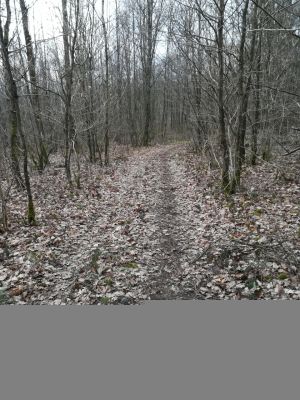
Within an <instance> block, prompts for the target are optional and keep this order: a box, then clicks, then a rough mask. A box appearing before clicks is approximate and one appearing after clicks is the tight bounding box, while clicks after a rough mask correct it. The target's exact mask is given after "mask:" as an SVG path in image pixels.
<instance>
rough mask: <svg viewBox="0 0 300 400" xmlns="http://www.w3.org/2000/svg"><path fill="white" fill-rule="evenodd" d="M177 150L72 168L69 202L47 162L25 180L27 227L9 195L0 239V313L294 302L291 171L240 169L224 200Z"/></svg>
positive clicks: (295, 231)
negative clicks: (164, 302)
mask: <svg viewBox="0 0 300 400" xmlns="http://www.w3.org/2000/svg"><path fill="white" fill-rule="evenodd" d="M198 160H199V156H196V155H193V154H192V153H190V152H189V151H188V148H187V146H186V145H182V144H174V145H167V146H154V147H151V148H149V149H139V150H134V151H130V152H129V153H128V156H124V154H123V155H122V156H121V157H119V160H118V161H115V162H114V163H113V164H112V166H111V167H110V168H106V169H105V168H101V167H100V166H91V165H88V164H85V165H84V166H83V167H82V188H81V189H80V190H78V189H73V190H70V189H69V188H68V187H67V185H66V184H65V177H64V170H63V169H62V168H61V167H60V166H59V164H58V161H57V160H53V161H52V163H51V165H50V166H49V167H48V169H47V170H46V172H45V173H44V174H43V175H38V174H35V175H34V177H33V182H32V183H33V191H34V197H35V201H36V212H37V221H38V224H37V226H34V227H29V226H26V224H25V223H24V220H23V219H22V218H23V216H24V215H25V209H24V206H25V204H26V201H25V198H24V194H22V193H18V192H17V191H13V192H12V198H11V201H10V204H9V214H10V215H9V219H10V231H9V233H8V234H5V235H4V234H3V235H2V236H0V303H2V304H5V303H13V304H57V305H58V304H74V303H79V304H134V303H141V302H144V301H146V300H155V299H194V300H200V299H300V201H299V199H300V183H299V175H300V174H299V165H300V164H299V159H298V160H297V159H296V157H295V158H294V159H291V158H289V159H288V161H286V164H280V165H281V167H280V168H277V166H276V165H277V164H276V163H275V162H274V163H269V164H268V163H265V164H261V165H258V166H257V167H255V168H250V167H249V168H247V169H246V171H245V172H244V176H243V185H244V186H243V188H242V189H241V190H240V192H239V193H238V194H236V195H235V196H232V197H230V198H226V197H225V196H224V195H222V194H221V192H220V190H219V187H218V178H219V172H218V171H217V170H210V171H207V169H206V168H204V165H202V164H201V162H199V161H198Z"/></svg>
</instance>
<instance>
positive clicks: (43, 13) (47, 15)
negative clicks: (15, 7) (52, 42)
mask: <svg viewBox="0 0 300 400" xmlns="http://www.w3.org/2000/svg"><path fill="white" fill-rule="evenodd" d="M101 3H102V1H101V0H97V1H96V8H97V9H98V10H99V12H100V9H101ZM27 5H28V6H29V16H30V18H34V21H35V23H34V27H35V33H36V37H37V38H40V37H41V36H42V30H43V32H44V35H45V38H49V37H53V36H58V35H59V34H60V33H61V30H62V29H61V13H60V9H61V0H27ZM105 5H106V12H107V13H108V15H109V14H110V13H111V12H112V10H114V7H115V0H105Z"/></svg>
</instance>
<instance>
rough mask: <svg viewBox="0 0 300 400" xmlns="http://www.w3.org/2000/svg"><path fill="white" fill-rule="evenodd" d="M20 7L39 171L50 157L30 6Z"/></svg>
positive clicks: (22, 0) (23, 4)
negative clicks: (30, 29)
mask: <svg viewBox="0 0 300 400" xmlns="http://www.w3.org/2000/svg"><path fill="white" fill-rule="evenodd" d="M20 8H21V13H22V24H23V32H24V37H25V43H26V55H27V63H28V72H29V78H30V92H31V93H30V94H31V98H30V100H31V104H32V108H33V114H34V120H35V124H36V128H37V132H38V152H39V154H38V160H39V162H38V168H39V171H42V170H43V169H44V168H45V166H46V165H47V164H48V161H49V159H48V153H47V150H46V146H45V143H44V125H43V121H42V118H41V106H40V99H39V93H38V88H37V78H36V65H35V57H34V52H33V45H32V39H31V35H30V32H29V25H28V7H27V6H26V3H25V0H20Z"/></svg>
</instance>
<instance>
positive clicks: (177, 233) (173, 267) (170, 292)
mask: <svg viewBox="0 0 300 400" xmlns="http://www.w3.org/2000/svg"><path fill="white" fill-rule="evenodd" d="M172 156H173V157H174V154H173V153H172V152H171V151H170V149H169V148H165V149H162V150H160V151H159V152H157V154H156V158H155V160H154V161H153V163H154V165H153V167H154V168H155V169H157V173H158V175H159V186H158V187H155V188H153V190H155V191H156V195H157V201H156V205H155V210H154V214H155V221H156V224H157V226H158V237H157V239H158V248H157V249H156V250H157V251H156V252H154V254H155V256H154V260H153V262H155V264H156V266H157V267H158V269H155V270H154V271H153V272H151V271H149V287H148V291H149V299H150V300H174V299H179V298H181V299H182V298H190V296H188V295H187V294H185V293H183V292H182V290H180V287H179V286H178V281H179V280H180V276H181V274H182V267H181V255H182V253H183V249H182V243H183V242H184V239H183V238H182V235H183V232H182V231H183V229H182V226H181V219H180V218H179V217H180V216H179V214H180V212H179V210H178V206H177V193H176V192H177V187H176V182H175V180H174V175H173V174H174V173H173V171H172V170H171V165H170V163H171V161H172Z"/></svg>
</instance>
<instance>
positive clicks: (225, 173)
mask: <svg viewBox="0 0 300 400" xmlns="http://www.w3.org/2000/svg"><path fill="white" fill-rule="evenodd" d="M218 11H219V15H218V36H217V41H218V61H219V81H218V103H219V128H220V144H221V150H222V158H223V167H222V186H223V189H224V191H225V192H228V191H230V188H229V149H228V142H227V138H226V122H225V109H224V108H225V105H224V14H225V1H224V0H220V3H219V8H218Z"/></svg>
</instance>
